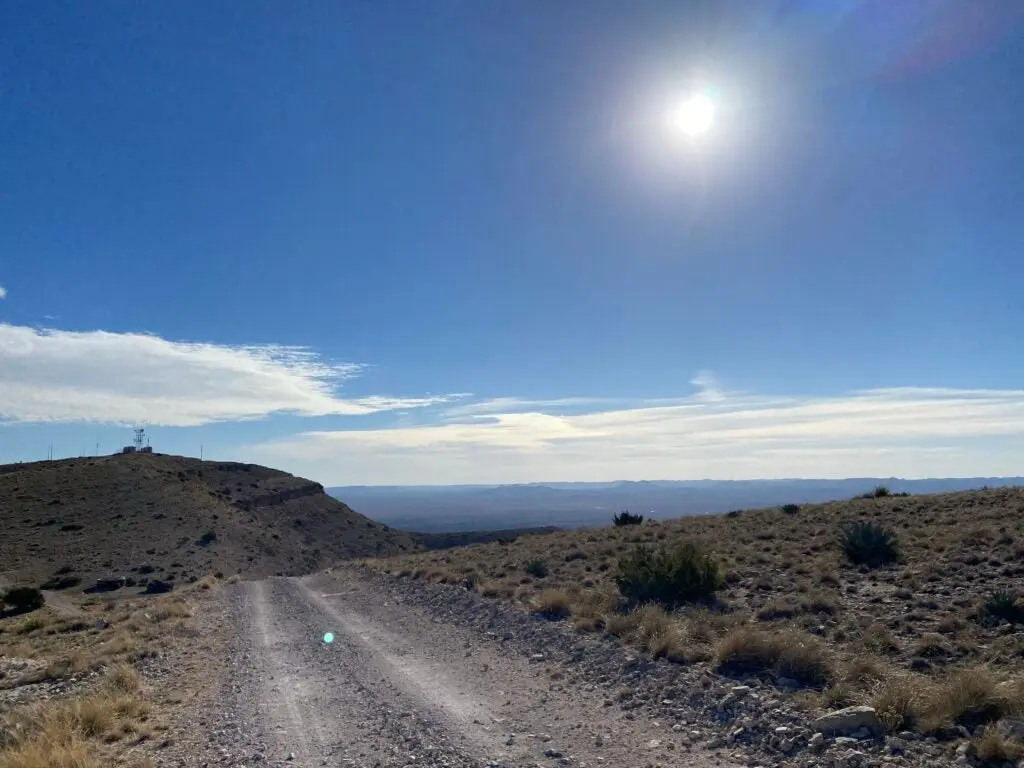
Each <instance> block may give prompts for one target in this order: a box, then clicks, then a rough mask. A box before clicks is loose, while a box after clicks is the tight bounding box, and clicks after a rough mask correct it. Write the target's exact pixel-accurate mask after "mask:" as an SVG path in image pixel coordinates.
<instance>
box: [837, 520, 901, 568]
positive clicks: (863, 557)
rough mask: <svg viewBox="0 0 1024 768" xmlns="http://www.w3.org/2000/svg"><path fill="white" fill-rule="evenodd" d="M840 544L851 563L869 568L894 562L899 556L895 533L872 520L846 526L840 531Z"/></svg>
mask: <svg viewBox="0 0 1024 768" xmlns="http://www.w3.org/2000/svg"><path fill="white" fill-rule="evenodd" d="M839 546H840V547H842V550H843V553H844V554H845V555H846V558H847V559H848V560H849V561H850V562H851V563H853V564H854V565H866V566H868V567H869V568H874V567H877V566H880V565H886V564H888V563H892V562H894V561H895V560H896V559H897V558H898V557H899V548H898V546H897V543H896V536H895V534H893V533H892V532H891V531H889V530H887V529H885V528H883V527H882V526H880V525H876V524H875V523H870V522H864V521H861V522H856V523H850V524H848V525H846V526H844V527H843V528H842V529H841V530H840V532H839Z"/></svg>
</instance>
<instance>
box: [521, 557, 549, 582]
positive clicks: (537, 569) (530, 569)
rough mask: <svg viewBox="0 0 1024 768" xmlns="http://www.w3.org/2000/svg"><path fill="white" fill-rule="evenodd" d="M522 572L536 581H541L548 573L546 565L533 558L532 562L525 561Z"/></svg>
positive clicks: (540, 560)
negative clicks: (533, 577) (536, 579)
mask: <svg viewBox="0 0 1024 768" xmlns="http://www.w3.org/2000/svg"><path fill="white" fill-rule="evenodd" d="M523 570H524V571H526V572H527V573H528V574H530V575H531V576H535V577H536V578H538V579H543V578H544V577H545V576H547V575H548V572H549V571H548V564H547V563H546V562H544V560H542V559H541V558H539V557H535V558H534V559H533V560H529V561H527V563H526V565H524V566H523Z"/></svg>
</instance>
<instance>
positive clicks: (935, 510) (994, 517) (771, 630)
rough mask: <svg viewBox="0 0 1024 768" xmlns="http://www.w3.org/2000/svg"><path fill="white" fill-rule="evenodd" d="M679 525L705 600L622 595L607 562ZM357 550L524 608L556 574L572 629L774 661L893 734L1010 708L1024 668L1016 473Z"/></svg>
mask: <svg viewBox="0 0 1024 768" xmlns="http://www.w3.org/2000/svg"><path fill="white" fill-rule="evenodd" d="M858 524H869V525H870V526H872V527H871V528H869V529H865V530H869V531H871V535H869V536H865V537H860V538H858V537H856V536H855V537H854V541H855V542H856V546H857V548H856V549H855V550H854V552H855V553H859V552H862V551H866V552H867V554H866V555H865V562H856V561H855V560H854V559H853V558H848V557H847V555H846V550H845V549H844V548H842V547H841V546H837V545H836V533H837V531H841V532H846V531H848V530H852V529H854V528H855V527H856V526H857V525H858ZM875 529H878V530H880V531H882V532H884V534H885V535H882V536H877V535H875V533H874V531H875ZM862 541H867V542H868V546H867V547H866V548H865V549H862V548H861V542H862ZM878 541H880V542H882V545H883V546H882V548H881V549H882V551H883V555H884V556H883V557H882V558H880V559H881V560H884V561H886V562H888V563H889V565H890V567H886V568H877V567H874V566H873V565H871V563H874V562H878V560H879V558H878V557H877V556H875V555H874V554H872V553H873V552H876V551H878V550H877V549H876V548H875V546H874V543H875V542H878ZM688 542H689V543H692V544H693V545H694V546H697V547H699V548H700V549H701V550H702V551H705V552H712V551H713V552H714V559H715V561H716V563H717V565H718V568H719V573H720V574H721V576H722V579H721V586H719V587H718V589H717V590H716V592H715V593H714V603H713V604H712V607H711V608H704V607H702V606H701V603H696V604H691V603H686V602H682V603H679V604H678V605H677V606H676V607H675V608H670V609H669V610H666V609H665V607H663V606H662V605H661V604H659V603H657V602H653V601H648V604H647V605H638V603H640V602H643V601H639V600H634V601H630V602H633V606H632V609H631V610H624V609H625V608H626V607H627V606H624V603H625V602H626V601H625V600H623V594H624V593H623V592H621V591H620V589H619V584H618V578H619V577H620V576H621V574H622V571H621V569H620V568H619V563H620V561H624V560H626V559H627V558H630V557H631V556H633V555H634V553H635V552H636V551H637V550H638V549H639V548H644V549H645V550H647V553H648V555H647V557H649V558H653V556H654V554H655V553H656V552H658V551H662V550H664V551H667V552H672V551H674V550H675V549H677V548H678V547H679V546H680V545H683V544H685V543H688ZM569 553H572V554H573V556H572V557H571V558H569V557H568V555H569ZM577 553H582V554H583V555H585V557H581V556H580V554H577ZM893 553H895V554H896V555H898V557H897V558H896V559H891V555H892V554H893ZM854 557H855V558H857V557H860V555H859V554H855V555H854ZM535 559H536V560H542V561H544V562H545V564H548V565H549V569H548V573H547V575H546V577H545V578H544V579H543V580H542V581H541V580H535V579H531V578H528V575H527V574H524V573H523V570H522V567H521V566H517V565H516V564H517V563H527V562H530V561H531V560H535ZM641 562H643V561H641ZM844 564H847V566H848V567H843V565H844ZM374 566H375V567H377V568H380V569H382V570H389V571H391V572H393V573H401V572H403V571H404V572H408V573H409V574H412V573H416V572H418V573H420V574H423V575H422V578H428V579H431V580H441V579H443V578H445V576H444V575H443V574H445V573H450V572H457V571H459V570H461V569H464V568H471V569H472V570H473V571H474V572H476V573H478V574H480V578H481V580H480V583H479V585H478V591H479V592H480V594H482V595H485V596H488V597H491V598H493V599H503V600H510V601H515V602H518V603H520V604H522V605H523V606H524V607H525V608H526V609H527V610H531V611H532V610H535V606H536V605H538V602H537V597H538V596H539V595H540V593H541V592H544V591H545V590H548V589H554V590H558V591H560V592H561V593H562V595H563V596H564V598H565V599H567V600H568V601H569V610H570V612H571V613H570V615H569V617H568V619H567V620H569V621H571V622H572V623H573V625H574V626H575V627H577V628H578V629H579V630H581V631H586V632H603V633H606V634H609V635H613V636H615V637H616V638H618V639H619V640H620V642H622V643H625V644H629V645H630V646H632V647H634V648H636V649H638V650H639V651H641V652H643V653H646V654H649V655H650V656H660V657H663V658H666V659H669V660H670V661H673V662H677V663H684V664H701V665H704V664H707V665H708V667H707V668H708V669H709V670H717V671H718V672H719V673H720V674H737V675H740V676H741V677H742V676H744V675H757V676H760V677H762V678H764V679H769V680H772V681H774V682H775V683H776V684H778V681H779V679H780V678H783V679H784V678H791V679H792V680H797V681H799V682H800V684H801V685H802V686H804V688H803V690H802V691H801V692H800V694H799V696H800V700H801V702H803V704H802V705H805V706H807V707H808V708H809V709H811V710H817V711H820V710H823V709H828V708H835V707H839V706H848V705H856V704H867V705H870V706H873V707H875V708H876V710H877V712H878V715H879V717H880V718H881V719H882V722H883V724H884V725H885V727H886V730H887V731H889V732H891V733H893V734H895V733H898V732H900V731H902V730H907V729H912V730H928V731H929V732H935V733H939V734H940V735H941V732H942V729H943V728H947V729H949V728H953V727H954V724H956V725H961V724H964V725H966V724H970V725H969V726H967V727H970V729H971V731H972V732H973V731H974V729H975V728H977V727H984V726H986V725H989V724H992V723H993V722H997V721H995V720H992V719H991V718H992V717H995V716H997V715H1000V716H1003V717H1012V715H1008V714H1005V713H1008V712H1011V711H1014V707H1015V706H1016V705H1015V704H1013V702H1014V700H1015V696H1016V694H1014V691H1016V690H1017V687H1018V686H1020V685H1021V684H1022V683H1021V682H1020V680H1022V679H1024V674H1022V673H1021V669H1020V660H1021V658H1024V639H1022V638H1021V637H1020V636H1019V634H1017V633H1015V632H1013V631H1010V628H1009V627H1007V622H1012V621H1013V618H1012V617H1013V616H1014V615H1015V613H1014V611H1015V610H1016V607H1017V606H1019V605H1020V602H1019V597H1018V596H1019V589H1020V583H1021V582H1020V579H1021V577H1022V576H1024V489H992V490H989V491H978V492H965V493H956V494H941V495H935V496H926V495H917V496H912V497H906V496H903V495H901V494H897V493H892V492H891V493H890V494H889V495H888V496H879V497H875V496H874V493H872V497H871V500H870V501H869V500H856V501H840V502H834V503H831V504H808V505H804V506H803V507H802V509H801V510H800V514H788V513H786V512H784V511H782V509H781V507H775V508H771V509H746V510H743V511H742V513H739V514H728V515H714V516H699V517H691V518H682V519H679V520H667V521H659V522H657V523H656V524H652V525H642V526H613V525H608V526H607V527H605V528H599V529H586V530H573V531H560V532H555V533H551V534H549V535H547V536H544V537H524V538H522V539H519V540H518V541H514V542H511V543H508V544H499V543H497V542H495V543H489V544H483V545H476V546H471V547H466V548H462V549H459V550H449V551H447V552H444V553H439V552H428V553H417V554H410V555H406V556H402V557H401V558H398V559H391V560H380V561H375V562H374ZM849 566H852V567H849ZM638 571H642V569H638ZM670 603H671V601H670ZM560 604H561V605H564V601H562V602H561V603H560ZM780 638H785V639H786V640H789V639H795V640H796V642H788V643H787V642H785V641H783V640H780ZM739 670H746V671H743V672H740V671H739ZM782 670H786V672H782ZM791 670H792V673H791V672H790V671H791ZM979 670H981V672H980V673H979ZM977 674H982V676H983V677H984V678H985V679H986V680H988V683H991V688H989V692H988V693H985V689H986V686H987V685H988V683H984V684H982V685H979V684H977V683H971V682H969V681H970V680H971V678H972V676H974V675H977ZM957 691H959V693H957ZM972 701H973V702H974V703H971V702H972ZM979 701H980V702H985V701H988V702H989V703H990V704H991V702H993V701H995V702H996V703H995V705H992V706H988V705H982V706H979V705H978V704H977V702H979ZM979 713H981V714H979ZM1020 717H1024V714H1022V715H1020ZM942 723H945V724H946V725H945V726H943V725H942ZM980 738H981V737H980V736H979V737H978V739H976V741H978V740H980ZM989 741H990V742H993V743H994V737H991V736H990V737H989ZM979 743H980V741H979Z"/></svg>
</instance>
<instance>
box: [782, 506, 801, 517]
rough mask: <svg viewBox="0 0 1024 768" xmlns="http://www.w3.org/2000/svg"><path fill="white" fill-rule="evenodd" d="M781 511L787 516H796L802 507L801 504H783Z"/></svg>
mask: <svg viewBox="0 0 1024 768" xmlns="http://www.w3.org/2000/svg"><path fill="white" fill-rule="evenodd" d="M780 509H781V510H782V511H783V512H785V513H786V514H787V515H795V514H796V513H797V512H799V511H800V505H799V504H783V505H782V506H781V507H780Z"/></svg>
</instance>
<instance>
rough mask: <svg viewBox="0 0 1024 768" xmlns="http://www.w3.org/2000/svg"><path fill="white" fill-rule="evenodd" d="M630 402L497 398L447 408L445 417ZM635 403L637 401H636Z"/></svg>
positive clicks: (580, 398)
mask: <svg viewBox="0 0 1024 768" xmlns="http://www.w3.org/2000/svg"><path fill="white" fill-rule="evenodd" d="M626 402H630V401H628V400H625V399H622V398H601V397H556V398H550V399H547V400H531V399H527V398H519V397H497V398H493V399H491V400H480V401H478V402H475V403H464V404H462V405H455V406H452V407H450V408H446V409H445V411H444V415H445V416H447V417H449V418H451V419H460V418H465V417H467V416H484V417H488V416H493V415H494V414H496V413H523V412H530V411H542V410H554V411H562V410H574V409H579V408H585V407H590V408H594V407H602V406H612V405H622V404H624V403H626ZM634 402H635V401H634Z"/></svg>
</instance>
